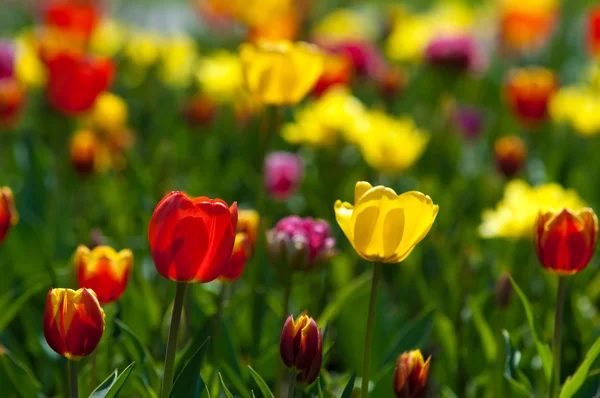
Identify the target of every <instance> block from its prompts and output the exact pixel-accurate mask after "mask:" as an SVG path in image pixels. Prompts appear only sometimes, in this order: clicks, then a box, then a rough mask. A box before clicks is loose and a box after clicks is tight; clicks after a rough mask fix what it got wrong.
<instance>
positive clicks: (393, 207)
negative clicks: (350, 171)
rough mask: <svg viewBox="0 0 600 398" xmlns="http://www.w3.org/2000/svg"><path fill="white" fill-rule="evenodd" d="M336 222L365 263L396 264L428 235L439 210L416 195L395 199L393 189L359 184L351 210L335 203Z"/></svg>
mask: <svg viewBox="0 0 600 398" xmlns="http://www.w3.org/2000/svg"><path fill="white" fill-rule="evenodd" d="M334 208H335V218H336V220H337V222H338V224H339V226H340V228H342V231H344V234H345V235H346V237H347V238H348V240H349V241H350V243H351V244H352V246H353V247H354V250H356V252H357V253H358V254H359V256H361V257H362V258H364V259H365V260H369V261H375V262H383V263H399V262H401V261H402V260H404V259H405V258H406V257H408V255H409V254H410V252H412V250H413V249H414V248H415V246H416V245H417V243H419V242H420V241H421V240H423V238H424V237H425V236H426V235H427V233H428V232H429V230H430V229H431V226H432V225H433V222H434V221H435V217H436V216H437V213H438V210H439V206H438V205H434V204H433V202H432V200H431V198H430V197H429V196H427V195H424V194H422V193H421V192H417V191H410V192H405V193H403V194H401V195H397V194H396V192H394V190H393V189H391V188H387V187H384V186H383V185H379V186H376V187H373V186H371V184H369V183H368V182H365V181H359V182H357V183H356V187H355V189H354V206H352V205H351V204H350V203H347V202H343V203H342V202H341V201H340V200H338V201H336V202H335V206H334Z"/></svg>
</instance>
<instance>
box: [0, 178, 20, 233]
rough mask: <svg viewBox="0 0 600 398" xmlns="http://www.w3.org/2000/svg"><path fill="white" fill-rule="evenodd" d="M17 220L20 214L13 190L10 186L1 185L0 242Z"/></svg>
mask: <svg viewBox="0 0 600 398" xmlns="http://www.w3.org/2000/svg"><path fill="white" fill-rule="evenodd" d="M17 221H19V214H18V213H17V209H16V208H15V201H14V197H13V193H12V190H11V189H10V188H9V187H0V243H2V241H3V240H4V239H5V238H6V235H7V234H8V231H10V229H11V228H12V227H13V226H15V225H16V224H17Z"/></svg>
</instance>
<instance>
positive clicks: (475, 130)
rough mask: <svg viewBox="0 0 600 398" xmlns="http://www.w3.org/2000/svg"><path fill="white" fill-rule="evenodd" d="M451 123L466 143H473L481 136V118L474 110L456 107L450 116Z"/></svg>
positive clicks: (479, 113)
mask: <svg viewBox="0 0 600 398" xmlns="http://www.w3.org/2000/svg"><path fill="white" fill-rule="evenodd" d="M452 122H453V124H454V126H456V129H457V130H458V131H459V132H460V133H461V134H462V136H463V138H464V139H465V140H467V141H475V140H477V138H479V136H480V135H481V130H482V129H483V116H482V114H481V112H480V111H479V110H477V109H475V108H470V107H466V106H459V107H457V108H456V109H455V110H454V112H453V114H452Z"/></svg>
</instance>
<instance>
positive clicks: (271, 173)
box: [264, 152, 304, 201]
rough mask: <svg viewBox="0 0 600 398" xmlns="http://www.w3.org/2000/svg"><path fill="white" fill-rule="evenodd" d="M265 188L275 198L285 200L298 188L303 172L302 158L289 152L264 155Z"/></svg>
mask: <svg viewBox="0 0 600 398" xmlns="http://www.w3.org/2000/svg"><path fill="white" fill-rule="evenodd" d="M264 173H265V189H266V190H267V192H268V193H269V195H271V197H272V198H273V199H275V200H282V201H283V200H287V199H289V198H290V197H292V196H293V195H294V194H295V193H296V191H297V190H298V186H299V185H300V181H301V180H302V176H303V174H304V164H303V163H302V159H301V158H300V157H299V156H298V155H295V154H293V153H290V152H271V153H269V154H268V155H267V156H266V157H265V167H264Z"/></svg>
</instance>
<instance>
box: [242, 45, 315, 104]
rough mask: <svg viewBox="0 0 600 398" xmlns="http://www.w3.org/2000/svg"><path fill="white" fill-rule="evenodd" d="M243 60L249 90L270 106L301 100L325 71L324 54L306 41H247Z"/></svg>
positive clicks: (243, 49)
mask: <svg viewBox="0 0 600 398" xmlns="http://www.w3.org/2000/svg"><path fill="white" fill-rule="evenodd" d="M240 59H241V61H242V71H243V74H244V79H245V81H246V87H247V89H248V91H249V92H250V93H251V94H252V95H253V96H255V97H256V98H257V99H258V100H260V101H261V102H262V103H263V104H266V105H293V104H296V103H298V102H300V101H301V100H302V98H304V96H306V94H307V93H308V92H309V91H310V89H312V88H313V86H314V85H315V83H316V82H317V80H318V79H319V77H320V76H321V73H322V72H323V54H322V53H321V52H320V51H319V50H318V48H317V47H315V46H313V45H310V44H308V43H303V42H299V43H292V42H288V41H280V42H261V43H259V44H258V45H254V44H250V43H244V44H242V46H240Z"/></svg>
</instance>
